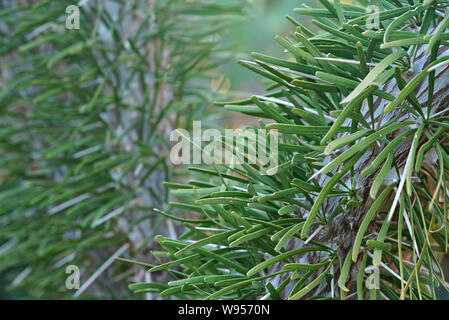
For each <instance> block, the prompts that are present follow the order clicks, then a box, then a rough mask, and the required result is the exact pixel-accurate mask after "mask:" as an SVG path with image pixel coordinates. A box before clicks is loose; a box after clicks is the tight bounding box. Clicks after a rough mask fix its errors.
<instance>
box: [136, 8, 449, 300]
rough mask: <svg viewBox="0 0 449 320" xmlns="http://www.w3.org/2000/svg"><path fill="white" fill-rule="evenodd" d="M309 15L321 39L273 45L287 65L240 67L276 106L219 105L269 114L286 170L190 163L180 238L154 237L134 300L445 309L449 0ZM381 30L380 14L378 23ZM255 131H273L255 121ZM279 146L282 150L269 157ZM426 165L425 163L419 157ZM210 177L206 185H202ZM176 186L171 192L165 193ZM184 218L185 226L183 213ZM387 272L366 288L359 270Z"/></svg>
mask: <svg viewBox="0 0 449 320" xmlns="http://www.w3.org/2000/svg"><path fill="white" fill-rule="evenodd" d="M320 2H321V3H322V4H323V5H324V7H323V8H320V9H314V8H308V7H307V8H300V9H297V10H295V12H296V13H298V14H301V15H308V16H311V17H312V18H313V19H314V20H313V23H314V25H315V27H316V28H315V29H313V30H312V29H309V28H306V27H304V26H302V25H301V24H300V23H298V22H297V21H296V20H295V19H293V18H289V20H290V21H292V22H293V23H294V25H295V27H296V30H295V32H293V33H292V34H290V35H289V37H281V36H276V38H275V39H276V41H277V42H278V43H279V44H280V45H281V46H282V47H283V48H284V49H286V51H287V52H286V54H285V56H284V57H282V58H275V57H269V56H266V55H263V54H260V53H254V54H253V57H254V58H255V60H254V62H248V61H242V62H241V64H242V65H243V66H244V67H247V68H248V69H250V70H252V71H254V72H257V73H258V74H260V75H262V76H263V77H264V78H265V80H266V81H267V83H268V86H267V91H268V93H267V95H266V96H265V97H260V96H258V97H257V99H256V98H254V97H253V98H251V99H248V100H244V101H239V102H233V103H220V104H219V105H223V106H225V108H226V109H230V110H234V111H239V112H242V113H245V114H248V115H253V116H258V117H262V118H267V119H272V120H273V121H275V123H270V124H268V125H266V128H267V129H270V130H273V129H277V130H279V132H281V133H282V135H281V137H280V141H279V142H280V143H279V163H280V165H279V167H278V168H277V169H278V170H277V173H275V174H274V175H268V176H264V175H260V166H258V165H247V164H240V165H238V164H236V165H227V166H220V167H218V166H213V168H211V169H207V170H206V169H203V168H191V170H192V176H197V177H198V178H194V179H196V180H192V181H190V182H188V183H186V184H182V185H172V191H171V192H172V196H174V197H177V198H179V199H181V200H182V201H183V202H182V203H179V202H173V203H171V204H172V210H171V211H170V212H161V211H159V212H160V213H161V214H163V215H164V216H172V217H173V218H174V219H175V220H178V221H179V222H180V223H182V224H183V225H184V226H185V227H186V228H187V231H186V232H185V233H184V234H183V235H181V236H180V237H179V239H177V240H175V239H170V238H168V237H165V236H158V237H157V238H156V239H157V241H158V242H159V244H160V245H161V246H162V247H163V248H164V251H163V252H161V251H155V252H153V255H154V256H155V257H156V258H159V259H160V261H161V263H160V264H159V265H157V266H153V267H152V268H150V270H149V271H150V272H155V271H160V270H166V271H167V272H169V273H170V274H171V276H172V277H173V278H174V281H171V282H168V284H165V283H164V284H158V283H140V284H132V285H130V289H131V290H134V291H135V292H136V293H143V292H159V293H160V295H161V296H162V297H169V296H176V297H178V298H180V299H192V298H201V299H246V298H260V297H263V299H279V298H285V299H301V298H302V299H305V298H307V299H329V298H331V299H336V298H339V299H350V298H355V297H357V298H359V299H436V298H437V297H436V287H438V286H441V285H442V286H444V287H445V288H447V287H448V286H447V284H446V282H445V281H444V274H443V272H442V270H441V267H440V264H439V256H440V255H441V253H447V244H448V215H447V213H448V205H447V203H448V194H449V193H448V187H447V182H448V173H449V171H448V169H449V162H448V155H447V154H448V152H449V144H448V137H449V136H448V133H447V129H448V128H449V125H448V123H447V121H448V119H449V117H448V115H449V111H448V109H447V104H446V103H444V102H441V101H446V102H447V101H448V100H447V99H448V95H447V90H446V89H445V86H446V85H447V81H448V77H449V75H448V73H447V71H446V70H447V61H448V60H447V51H446V50H447V46H448V43H447V39H449V33H446V31H447V21H448V19H447V18H444V17H445V16H447V10H448V9H447V6H448V5H447V2H445V1H442V0H435V1H425V2H424V3H422V2H420V1H405V0H393V1H392V0H379V1H378V2H377V3H378V5H379V7H378V8H379V9H380V13H379V22H380V25H378V26H377V27H375V28H374V29H372V27H368V26H369V25H370V24H369V22H371V20H373V19H372V18H373V16H372V14H369V13H367V12H366V11H365V7H366V6H367V5H368V2H367V1H360V4H359V5H354V4H351V5H349V4H344V3H340V1H334V2H330V1H328V0H322V1H320ZM374 21H375V19H374ZM261 125H262V127H265V124H263V123H262V122H261ZM271 151H274V150H271ZM424 158H426V161H425V165H424V164H423V163H424V162H423V159H424ZM200 180H201V183H200V182H199V181H200ZM168 185H170V184H168ZM179 208H181V209H183V210H188V211H190V214H189V216H188V217H189V218H178V217H176V214H179V212H180V211H181V212H182V211H183V210H179ZM366 267H371V269H373V268H374V269H376V268H377V270H379V277H380V281H379V287H378V288H372V287H367V286H366V283H365V278H366V276H367V274H365V268H366Z"/></svg>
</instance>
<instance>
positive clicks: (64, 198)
mask: <svg viewBox="0 0 449 320" xmlns="http://www.w3.org/2000/svg"><path fill="white" fill-rule="evenodd" d="M72 4H73V1H68V0H58V1H49V0H42V1H20V2H17V1H7V0H3V1H0V8H1V11H0V16H1V18H0V19H1V21H0V32H1V34H0V62H1V86H0V152H1V157H0V182H1V187H0V203H1V209H0V226H1V229H2V231H1V233H0V245H1V249H0V272H3V273H4V274H6V275H7V277H8V279H9V280H12V279H13V278H14V277H16V276H17V275H19V277H18V278H16V281H15V282H13V286H14V287H18V288H23V289H25V290H26V291H27V294H28V295H29V296H31V297H46V298H48V297H51V298H55V297H66V296H71V295H73V292H71V291H68V290H67V289H66V288H65V279H66V277H67V275H66V274H65V267H66V266H67V265H68V264H74V265H78V266H79V267H80V269H81V274H82V280H83V281H85V280H87V277H88V276H90V275H92V274H94V271H96V270H98V269H99V267H100V265H101V264H102V263H103V262H104V261H107V260H108V258H109V257H110V256H111V254H112V253H113V252H116V250H117V249H118V248H119V247H120V248H128V250H127V252H128V253H127V254H129V253H130V252H132V253H133V255H135V254H138V252H139V251H140V250H142V249H145V248H146V249H148V248H149V247H151V245H152V242H153V241H152V240H153V237H154V234H153V233H154V230H155V229H156V228H159V230H164V224H163V222H164V220H165V217H163V216H159V215H157V216H155V213H154V212H153V211H152V208H153V207H154V206H157V207H163V205H164V203H165V202H166V200H167V193H166V190H165V187H163V186H162V185H161V183H160V182H161V181H163V180H168V179H170V178H171V176H172V172H171V169H170V168H169V164H168V162H167V159H166V157H165V154H166V153H167V152H168V151H167V150H168V146H169V133H170V131H169V130H171V129H172V128H178V127H185V126H187V125H186V124H188V123H191V119H192V118H193V117H194V116H195V115H201V116H202V117H207V114H208V113H209V111H210V109H211V108H210V102H211V101H212V99H214V98H217V97H216V95H215V93H212V92H211V90H210V81H211V80H216V79H215V78H216V76H214V74H215V71H214V70H215V69H216V68H217V66H220V65H222V64H223V63H225V62H226V61H228V60H229V58H230V57H231V55H230V52H229V49H230V47H229V44H228V43H226V42H223V41H221V39H220V34H221V33H223V32H224V31H225V30H226V29H227V28H228V27H229V26H230V25H233V24H235V23H237V22H239V21H241V16H242V14H243V7H244V2H243V1H233V0H229V1H220V3H219V4H218V3H217V4H207V3H206V2H205V1H200V0H198V1H188V2H186V1H181V0H179V1H178V0H170V1H159V0H155V1H139V0H133V1H112V0H111V1H94V2H92V1H89V2H88V3H87V4H86V5H84V6H82V7H81V8H80V9H81V14H80V29H79V30H76V29H75V30H67V29H66V28H65V19H66V17H67V16H68V15H66V7H67V6H69V5H72ZM117 222H119V223H117ZM142 230H143V231H142ZM139 232H140V238H139V237H137V238H136V233H138V234H139ZM142 234H143V236H142ZM129 267H130V265H129V264H123V263H116V264H114V268H109V269H108V270H107V271H106V276H105V277H104V279H101V278H100V279H99V281H97V282H96V284H97V285H96V287H95V288H94V289H93V290H91V291H90V294H91V295H95V296H96V297H126V295H127V293H126V292H127V290H126V291H123V290H122V289H123V284H122V283H120V282H116V281H114V280H113V279H114V277H115V276H119V278H120V277H121V275H122V274H123V273H124V274H125V275H126V272H129ZM25 275H26V276H25ZM23 276H25V277H23ZM18 280H21V281H18ZM83 281H82V283H83ZM93 287H94V286H93Z"/></svg>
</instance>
